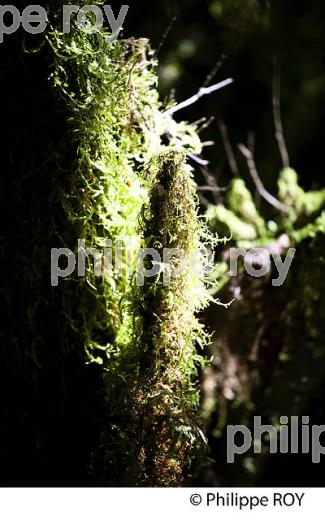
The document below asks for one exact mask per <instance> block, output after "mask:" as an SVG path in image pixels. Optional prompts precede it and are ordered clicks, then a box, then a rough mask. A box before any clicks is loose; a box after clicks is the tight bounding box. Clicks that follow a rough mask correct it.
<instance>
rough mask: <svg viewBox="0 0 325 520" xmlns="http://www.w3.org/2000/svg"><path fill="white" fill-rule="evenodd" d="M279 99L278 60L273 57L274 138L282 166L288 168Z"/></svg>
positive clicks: (288, 162)
mask: <svg viewBox="0 0 325 520" xmlns="http://www.w3.org/2000/svg"><path fill="white" fill-rule="evenodd" d="M280 99H281V85H280V72H279V65H278V62H277V60H276V58H275V59H274V78H273V97H272V103H273V118H274V127H275V138H276V140H277V143H278V147H279V151H280V155H281V159H282V166H283V168H289V167H290V159H289V154H288V149H287V145H286V142H285V138H284V133H283V125H282V117H281V105H280Z"/></svg>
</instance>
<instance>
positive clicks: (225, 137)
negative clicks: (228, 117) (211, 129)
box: [218, 119, 239, 177]
mask: <svg viewBox="0 0 325 520" xmlns="http://www.w3.org/2000/svg"><path fill="white" fill-rule="evenodd" d="M218 126H219V131H220V135H221V139H222V142H223V146H224V149H225V152H226V157H227V159H228V164H229V168H230V171H231V173H232V174H233V176H234V177H239V169H238V165H237V161H236V157H235V154H234V151H233V149H232V146H231V142H230V139H229V134H228V130H227V127H226V125H225V123H224V122H223V121H222V119H219V120H218Z"/></svg>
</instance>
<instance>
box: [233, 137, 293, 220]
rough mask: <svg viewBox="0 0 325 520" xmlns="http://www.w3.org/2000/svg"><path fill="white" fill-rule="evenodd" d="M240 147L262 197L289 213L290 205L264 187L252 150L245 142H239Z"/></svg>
mask: <svg viewBox="0 0 325 520" xmlns="http://www.w3.org/2000/svg"><path fill="white" fill-rule="evenodd" d="M238 149H239V151H240V152H241V153H242V154H243V156H244V157H245V159H246V160H247V166H248V169H249V172H250V174H251V177H252V179H253V181H254V183H255V186H256V188H257V190H258V192H259V194H260V195H261V197H263V199H265V200H266V201H267V202H268V203H269V204H271V206H274V207H275V208H277V209H278V210H280V211H282V212H283V213H288V211H289V208H288V206H286V205H285V204H283V203H282V202H280V201H279V200H278V199H276V198H275V197H274V196H273V195H271V193H269V192H268V191H267V190H266V189H265V188H264V184H263V182H262V181H261V179H260V177H259V175H258V173H257V169H256V164H255V160H254V157H253V155H252V153H251V151H250V150H249V149H248V148H247V146H245V145H243V144H239V145H238Z"/></svg>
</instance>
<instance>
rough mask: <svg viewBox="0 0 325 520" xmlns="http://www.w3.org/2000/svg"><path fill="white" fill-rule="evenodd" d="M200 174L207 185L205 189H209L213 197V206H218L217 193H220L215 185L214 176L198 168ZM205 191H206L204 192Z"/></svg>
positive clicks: (218, 198) (206, 170)
mask: <svg viewBox="0 0 325 520" xmlns="http://www.w3.org/2000/svg"><path fill="white" fill-rule="evenodd" d="M200 169H201V173H202V175H203V177H204V179H205V181H206V183H207V187H209V188H211V190H210V192H211V194H212V196H213V200H214V202H215V204H218V203H219V202H220V197H219V196H218V193H219V192H220V191H221V189H220V188H219V186H218V185H217V182H216V179H215V177H214V175H211V173H210V172H209V170H208V169H207V168H200ZM205 191H207V190H205Z"/></svg>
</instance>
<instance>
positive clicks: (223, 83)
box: [166, 78, 234, 115]
mask: <svg viewBox="0 0 325 520" xmlns="http://www.w3.org/2000/svg"><path fill="white" fill-rule="evenodd" d="M233 81H234V80H233V79H232V78H228V79H225V80H224V81H220V83H216V84H215V85H211V87H201V88H200V90H199V91H198V93H197V94H195V95H194V96H192V97H190V98H189V99H186V100H185V101H183V102H182V103H179V105H176V106H175V107H172V108H170V109H168V110H166V114H169V115H172V114H175V112H178V111H179V110H182V109H183V108H186V107H189V106H190V105H193V104H194V103H196V102H197V101H198V100H199V99H200V98H201V97H203V96H207V95H209V94H212V92H216V91H217V90H220V89H222V88H224V87H227V86H228V85H230V84H231V83H233Z"/></svg>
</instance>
